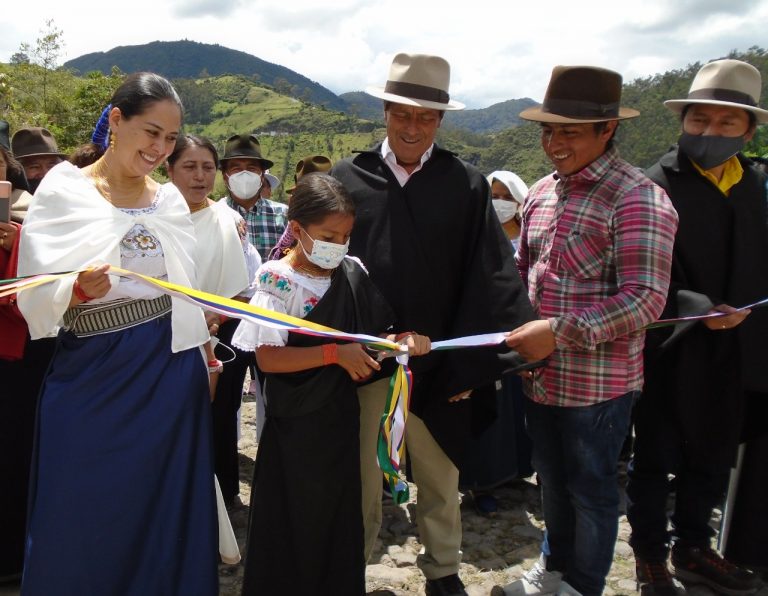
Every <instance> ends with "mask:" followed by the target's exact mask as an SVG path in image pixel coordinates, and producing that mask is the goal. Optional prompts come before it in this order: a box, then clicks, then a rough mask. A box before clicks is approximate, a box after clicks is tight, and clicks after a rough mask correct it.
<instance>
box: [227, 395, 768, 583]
mask: <svg viewBox="0 0 768 596" xmlns="http://www.w3.org/2000/svg"><path fill="white" fill-rule="evenodd" d="M255 411H256V408H255V403H254V401H253V398H249V396H244V403H243V410H242V430H243V436H242V438H241V440H240V452H241V460H240V470H241V482H240V491H241V494H240V497H241V499H242V502H243V503H244V505H242V506H239V507H236V508H235V509H234V510H233V511H232V512H231V518H232V523H233V526H234V529H235V533H236V535H237V539H238V542H239V543H240V546H241V550H242V549H243V547H244V546H245V529H246V524H247V520H248V508H247V507H246V504H247V503H248V499H249V495H250V479H251V473H252V468H253V459H254V457H255V454H256V448H257V445H256V441H255ZM416 493H417V491H416V487H415V486H413V485H411V501H410V502H409V503H408V504H406V505H401V506H396V505H394V504H393V503H392V501H385V502H384V522H383V526H382V531H381V534H380V540H379V544H378V547H377V549H376V551H375V553H374V556H373V558H372V560H371V561H370V562H369V563H370V564H369V565H368V568H367V571H366V584H367V589H368V591H373V590H377V589H388V590H390V591H392V592H394V593H395V594H396V595H397V596H406V595H407V596H411V595H413V596H417V595H420V596H423V594H424V577H423V576H422V575H421V573H420V572H419V570H418V568H417V567H416V556H417V554H418V553H419V551H420V549H421V544H420V543H419V536H418V530H417V528H416V524H415V510H414V508H415V502H414V501H415V498H416ZM495 495H496V497H497V498H498V500H499V512H498V513H497V515H496V516H495V517H494V518H487V517H483V516H481V515H479V514H478V513H477V512H476V511H475V509H474V506H473V503H472V497H471V496H470V495H464V496H463V501H462V525H463V532H464V533H463V550H464V554H463V562H462V564H461V569H460V572H459V575H460V576H461V579H462V580H463V581H464V583H465V585H466V586H467V592H468V593H469V594H470V596H481V595H483V596H485V595H488V594H490V592H491V589H492V588H493V586H495V585H503V584H506V583H508V582H510V581H513V580H515V579H518V578H519V577H520V576H521V575H522V573H523V572H524V571H525V570H527V569H529V568H530V567H531V566H532V565H533V563H534V562H535V561H536V559H537V558H538V556H539V544H540V542H541V532H542V528H543V520H542V517H541V508H540V500H539V490H538V487H537V486H536V484H535V482H534V481H533V480H524V481H519V482H516V483H513V484H510V485H508V486H504V487H501V488H499V489H498V490H497V491H495ZM713 521H715V522H716V521H717V520H713ZM628 538H629V524H628V523H627V520H626V517H624V516H622V517H621V519H620V522H619V539H618V541H617V543H616V548H615V555H614V559H613V567H612V568H611V572H610V573H609V575H608V585H607V587H606V590H605V594H606V595H614V594H636V593H637V592H636V589H635V571H634V558H633V556H632V550H631V548H630V547H629V544H627V540H628ZM220 579H221V595H222V596H240V588H241V581H242V566H225V565H222V566H221V567H220ZM286 581H290V578H286ZM688 592H689V593H691V594H695V595H696V596H711V594H712V592H710V591H709V590H707V589H705V588H694V589H691V590H689V591H688ZM761 596H768V588H766V589H764V590H762V591H761Z"/></svg>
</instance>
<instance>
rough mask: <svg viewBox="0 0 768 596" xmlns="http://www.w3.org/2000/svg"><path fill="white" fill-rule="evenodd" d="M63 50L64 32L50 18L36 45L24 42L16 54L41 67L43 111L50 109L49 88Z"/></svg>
mask: <svg viewBox="0 0 768 596" xmlns="http://www.w3.org/2000/svg"><path fill="white" fill-rule="evenodd" d="M63 51H64V32H63V31H62V30H61V29H59V28H58V27H56V25H55V23H54V22H53V19H48V20H47V21H46V22H45V27H44V28H43V29H41V30H40V37H38V38H37V39H36V40H35V45H34V46H30V45H29V44H28V43H22V44H21V46H20V47H19V51H18V52H17V53H16V54H14V56H19V57H20V58H22V57H27V62H26V64H27V65H36V66H39V67H40V69H36V71H37V72H36V74H37V76H38V77H39V79H40V86H41V88H42V102H43V106H42V107H43V112H47V111H48V89H49V86H50V84H51V82H52V79H53V78H54V77H53V73H54V71H55V70H56V69H57V68H58V65H59V59H60V58H61V55H62V53H63ZM21 64H24V62H21Z"/></svg>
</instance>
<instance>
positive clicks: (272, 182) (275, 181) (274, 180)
mask: <svg viewBox="0 0 768 596" xmlns="http://www.w3.org/2000/svg"><path fill="white" fill-rule="evenodd" d="M264 177H265V178H266V179H267V180H268V181H269V187H270V188H271V189H273V190H274V189H275V188H277V187H278V186H280V178H278V177H277V176H273V175H272V174H269V173H265V174H264Z"/></svg>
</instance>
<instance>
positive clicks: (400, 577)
mask: <svg viewBox="0 0 768 596" xmlns="http://www.w3.org/2000/svg"><path fill="white" fill-rule="evenodd" d="M410 576H411V571H409V570H408V569H399V568H397V567H388V566H387V565H368V567H366V569H365V578H366V580H368V581H375V582H377V583H383V584H386V585H389V586H402V585H404V584H406V583H408V579H409V578H410Z"/></svg>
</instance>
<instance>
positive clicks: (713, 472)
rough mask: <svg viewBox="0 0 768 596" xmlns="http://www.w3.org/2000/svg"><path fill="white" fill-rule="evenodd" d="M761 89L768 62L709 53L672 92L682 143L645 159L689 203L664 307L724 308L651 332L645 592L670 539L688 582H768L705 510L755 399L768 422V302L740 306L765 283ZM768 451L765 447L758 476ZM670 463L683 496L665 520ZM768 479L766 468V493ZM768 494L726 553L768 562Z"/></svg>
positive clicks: (635, 531)
mask: <svg viewBox="0 0 768 596" xmlns="http://www.w3.org/2000/svg"><path fill="white" fill-rule="evenodd" d="M760 90H761V77H760V72H759V71H758V70H757V69H756V68H755V67H754V66H752V65H750V64H747V63H746V62H742V61H739V60H717V61H714V62H710V63H709V64H706V65H704V66H703V67H702V68H701V69H700V70H699V71H698V73H697V74H696V76H695V78H694V80H693V82H692V84H691V87H690V91H689V93H688V96H687V97H686V98H683V99H673V100H669V101H666V102H664V103H665V105H666V106H667V107H668V108H669V109H671V110H672V111H673V112H675V113H676V114H678V115H679V117H680V121H681V128H682V131H681V134H680V138H679V141H678V144H677V146H676V147H674V148H673V149H672V150H671V151H669V152H668V153H667V154H665V155H664V156H662V157H661V159H660V160H659V161H658V162H657V163H656V164H655V165H653V166H652V167H651V168H650V169H649V170H648V175H649V176H650V177H651V179H653V180H654V181H655V182H656V183H657V184H659V185H660V186H662V187H663V188H664V189H665V190H666V192H667V194H668V195H669V197H670V199H671V200H672V203H673V205H674V206H675V209H677V212H678V214H679V216H680V227H679V229H678V231H677V237H676V239H675V250H674V255H673V268H672V285H671V290H670V293H669V297H668V299H667V304H666V308H665V312H664V315H663V316H664V317H665V318H666V317H678V316H685V315H698V314H704V313H707V312H708V311H713V312H718V313H723V315H722V316H719V317H717V318H711V319H706V320H703V321H701V322H698V323H690V324H686V325H685V326H679V327H678V328H676V329H674V330H671V329H669V328H664V329H656V330H652V331H649V332H648V338H647V342H646V350H645V368H646V382H645V388H644V390H643V399H642V400H640V402H639V403H638V407H637V412H636V420H635V433H636V442H635V453H634V458H633V461H632V464H631V466H630V470H629V484H628V486H627V496H628V497H629V508H628V511H627V516H628V518H629V522H630V524H631V526H632V536H631V539H630V545H631V546H632V548H633V549H634V551H635V559H636V561H637V572H638V579H639V580H640V581H641V582H642V583H646V584H647V585H648V588H649V589H648V592H649V593H657V594H666V593H668V591H666V590H665V586H667V585H668V584H669V577H670V572H669V570H668V569H667V559H668V558H669V555H670V547H671V555H672V564H673V566H674V573H675V575H676V576H677V578H679V579H681V580H683V581H685V582H688V583H697V584H698V583H700V584H705V585H707V586H709V587H710V588H712V589H713V590H714V591H715V592H716V593H718V594H748V593H750V592H753V591H755V590H756V589H757V588H758V587H759V578H758V577H757V576H756V575H754V574H751V573H749V572H747V571H745V570H744V569H740V568H739V567H736V566H735V565H733V564H731V562H729V561H728V560H725V559H723V557H722V556H721V554H720V553H718V552H717V551H715V550H714V549H713V548H712V544H711V541H712V537H713V536H714V534H715V532H714V530H713V529H712V528H711V527H710V525H709V521H710V518H711V515H712V510H713V509H714V508H715V507H719V506H720V505H721V503H722V500H723V496H724V494H725V491H726V489H727V486H728V479H729V470H730V468H731V466H732V465H734V463H735V461H736V453H737V448H738V444H739V441H740V440H741V438H742V437H741V431H742V425H743V423H744V420H745V413H748V409H747V408H748V407H749V405H750V404H752V405H755V406H758V407H759V408H760V409H758V410H756V412H760V411H761V412H763V414H762V416H759V415H757V416H755V418H756V420H760V421H761V422H758V423H757V424H755V425H754V428H755V429H759V431H760V432H761V433H764V432H765V414H764V412H765V405H764V404H765V403H766V402H768V395H767V394H768V368H766V366H765V363H766V362H768V343H766V341H765V336H766V334H768V313H766V312H764V309H759V310H755V311H753V312H751V313H750V311H749V310H740V311H736V310H735V309H734V308H733V307H740V306H744V305H747V304H751V303H753V302H755V301H757V300H761V299H763V298H765V297H766V296H768V262H766V259H765V258H764V255H766V254H768V226H766V222H767V221H768V208H767V204H768V203H767V201H766V198H767V197H766V182H767V181H768V177H767V176H766V174H765V173H764V172H763V171H762V170H761V169H760V168H759V167H757V166H756V165H755V164H754V163H753V162H752V161H751V160H750V159H748V158H746V157H745V156H744V155H743V154H742V153H741V149H742V148H743V147H744V144H745V143H746V142H747V141H749V140H750V139H751V138H752V136H753V135H754V133H755V128H756V126H757V125H758V124H763V123H766V122H768V111H766V110H764V109H761V108H760V107H759V106H758V101H759V100H760ZM763 449H764V447H763ZM765 453H766V451H765V449H764V451H763V455H762V460H761V459H760V458H759V457H758V459H757V460H756V461H757V462H759V463H758V464H757V466H758V469H760V470H761V473H762V476H763V479H765V469H766V468H765ZM752 455H755V454H754V453H753V454H752ZM746 461H747V462H749V461H750V458H748V459H747V460H746ZM670 475H673V476H674V492H675V505H674V509H673V511H672V514H671V518H670V519H669V520H668V515H667V499H668V496H669V494H670V492H671V491H672V490H673V489H672V486H671V485H670V482H669V480H668V478H669V476H670ZM756 477H760V473H758V475H757V476H756ZM764 487H765V480H763V495H765V489H764ZM757 488H758V487H757V486H753V487H746V488H745V487H742V488H740V489H739V492H738V496H737V498H740V497H742V496H743V497H744V499H745V503H748V502H749V500H750V499H752V498H753V497H754V496H755V495H756V494H758V493H756V492H755V491H756V490H757ZM750 493H753V494H750ZM765 505H766V502H765V497H764V496H763V499H762V501H761V503H760V504H759V506H757V507H755V508H754V509H753V510H752V514H751V515H748V516H747V517H743V518H740V516H739V515H735V516H734V517H733V520H734V527H733V529H734V530H735V534H734V535H733V536H732V538H734V539H739V538H740V539H741V540H744V542H742V543H741V544H742V546H743V545H744V544H747V545H750V544H751V545H752V548H747V549H743V548H741V549H739V548H732V547H737V543H734V544H733V545H732V544H731V537H729V538H728V544H727V545H726V544H721V545H720V546H721V552H722V551H725V552H726V554H728V553H729V552H731V550H732V551H733V554H734V555H735V556H736V557H737V558H738V560H739V561H740V562H741V563H746V564H749V565H768V559H767V558H766V553H767V552H768V542H767V541H766V536H767V535H768V520H767V516H766V508H765ZM729 509H730V508H729ZM736 513H738V511H737V512H736ZM668 521H671V526H672V527H671V531H669V530H668V527H667V525H668ZM724 533H726V532H724ZM760 544H761V546H758V545H760ZM729 556H730V555H729ZM651 590H653V591H652V592H651Z"/></svg>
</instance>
